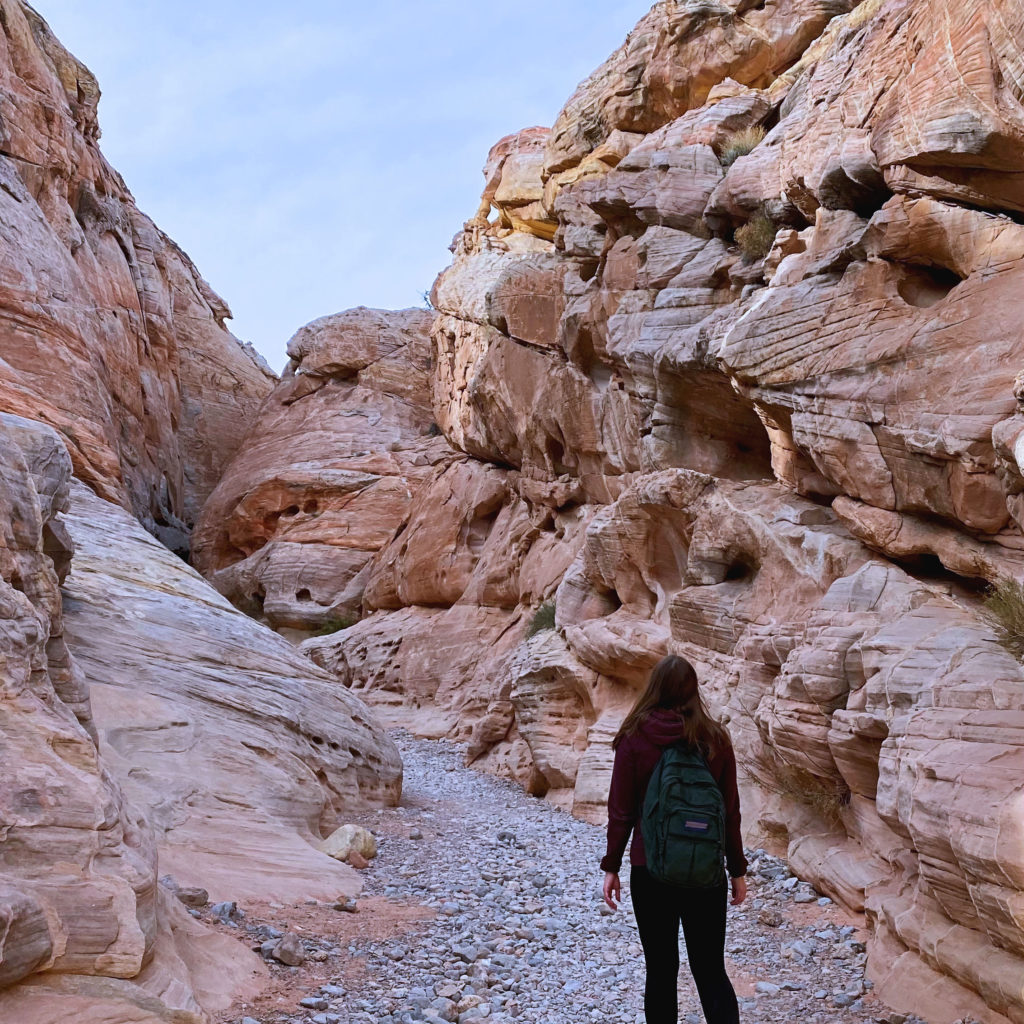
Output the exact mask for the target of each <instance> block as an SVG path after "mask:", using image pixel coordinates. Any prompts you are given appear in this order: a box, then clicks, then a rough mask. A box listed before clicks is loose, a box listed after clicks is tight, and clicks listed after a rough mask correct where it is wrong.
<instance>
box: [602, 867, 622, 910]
mask: <svg viewBox="0 0 1024 1024" xmlns="http://www.w3.org/2000/svg"><path fill="white" fill-rule="evenodd" d="M616 900H618V901H619V902H620V903H621V902H622V886H621V885H620V884H619V876H618V875H617V874H615V872H614V871H606V872H605V873H604V901H605V903H607V904H608V906H609V907H611V908H612V910H618V909H619V904H618V903H616V902H615V901H616Z"/></svg>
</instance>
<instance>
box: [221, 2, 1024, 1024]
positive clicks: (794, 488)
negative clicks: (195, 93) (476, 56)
mask: <svg viewBox="0 0 1024 1024" xmlns="http://www.w3.org/2000/svg"><path fill="white" fill-rule="evenodd" d="M1022 53H1024V17H1022V14H1021V10H1020V7H1019V5H1018V4H1016V3H1012V2H1010V0H992V2H990V3H985V4H981V5H978V4H958V3H954V2H952V0H924V2H910V0H863V2H861V3H856V2H853V0H850V2H831V3H820V2H807V0H794V2H792V3H778V4H771V5H768V6H765V5H756V4H749V3H746V2H742V0H726V2H722V3H715V4H703V5H699V9H698V8H697V7H694V6H693V5H681V4H674V3H659V4H656V5H655V6H654V8H653V9H652V11H651V13H650V14H649V15H648V16H647V17H645V18H644V19H643V20H642V21H641V23H640V25H638V26H637V28H636V30H634V32H633V33H632V34H631V35H630V37H629V39H628V40H627V42H626V43H625V44H624V46H623V48H622V49H620V50H619V51H618V52H617V53H616V54H614V55H613V56H612V57H611V58H610V59H609V61H608V62H606V64H605V65H603V66H602V67H601V68H600V69H598V71H596V72H595V73H594V74H593V75H592V76H591V77H590V78H588V79H587V80H586V81H585V82H584V83H583V84H582V85H581V86H580V87H579V89H578V90H577V92H576V93H575V94H574V96H573V97H572V99H571V100H570V101H569V103H568V104H567V106H566V107H565V109H564V110H563V111H562V113H561V114H560V115H559V117H558V119H557V120H556V122H555V126H554V128H553V129H552V130H551V131H550V132H549V133H548V132H545V131H544V130H543V129H539V128H530V129H527V130H524V131H523V132H520V133H517V134H516V135H512V136H509V137H508V138H507V139H504V140H502V141H501V142H500V143H499V144H498V145H497V146H496V147H495V148H494V149H493V150H492V152H491V154H490V156H489V158H488V161H487V167H486V171H485V177H486V185H485V191H484V195H483V202H482V205H481V208H480V210H478V212H477V214H476V215H475V216H474V217H473V218H472V219H471V220H470V221H469V222H467V224H466V226H465V230H464V231H463V232H462V233H461V235H460V236H459V237H458V238H457V240H456V243H455V245H454V247H453V251H454V260H453V262H452V265H451V266H450V267H449V268H448V269H447V270H446V271H445V272H444V273H443V274H442V275H441V276H440V277H439V279H438V281H437V283H436V285H435V287H434V291H433V304H434V306H435V307H436V310H437V318H436V321H435V323H434V326H433V333H432V338H433V341H432V344H433V360H432V363H433V365H432V369H431V373H430V381H431V388H432V403H433V417H434V421H435V422H436V423H437V425H438V426H439V427H440V429H441V431H443V434H444V437H445V439H446V441H447V443H448V444H450V445H451V446H452V448H453V449H455V453H456V454H454V455H453V454H451V453H448V452H446V454H445V455H444V457H441V458H438V459H437V461H436V462H435V463H433V464H432V465H430V466H429V467H425V468H424V472H423V474H422V476H421V477H420V478H419V479H418V480H417V482H416V484H417V486H416V488H415V489H412V488H410V498H409V501H408V505H407V507H406V509H405V511H404V512H403V513H402V521H401V523H400V525H399V526H398V527H397V529H396V530H395V531H394V534H393V536H392V537H391V538H390V539H389V540H387V541H386V542H385V543H383V544H381V545H379V546H378V548H377V550H376V553H375V554H373V556H372V557H371V558H369V559H368V560H367V562H366V563H365V564H364V565H363V567H362V569H361V570H360V571H361V572H363V573H365V575H364V576H363V578H362V579H361V581H360V588H357V590H356V591H353V592H352V597H353V599H355V597H356V596H357V595H361V596H359V608H358V614H360V615H361V616H362V617H361V619H360V621H358V622H356V623H354V624H352V625H351V626H349V627H348V628H346V629H343V630H341V631H338V632H336V633H334V634H332V635H328V636H322V637H316V638H313V639H310V640H308V641H307V642H306V644H305V646H304V649H305V650H306V652H307V653H308V654H309V655H310V656H311V657H312V658H313V659H314V660H315V661H316V662H318V663H319V664H320V665H322V666H325V667H327V668H329V669H331V670H332V671H333V672H334V673H335V674H336V675H337V677H338V678H339V679H340V680H341V681H342V682H343V683H344V684H345V685H346V686H349V687H351V688H352V689H353V690H355V691H357V692H359V693H360V694H362V695H364V696H365V697H366V699H367V700H368V701H369V702H371V703H372V704H374V705H375V706H376V707H377V708H379V709H381V711H382V713H384V714H385V715H387V716H388V717H389V718H390V719H392V720H396V721H401V722H404V723H405V724H408V725H411V726H412V727H413V728H417V729H418V730H419V731H421V732H423V733H427V734H435V735H437V734H447V735H453V736H458V737H461V738H464V739H466V740H468V741H469V743H470V755H471V757H473V758H475V759H478V760H479V761H480V762H481V763H483V764H485V765H487V766H489V767H492V768H493V769H495V770H498V771H503V772H507V773H509V774H511V775H513V776H514V777H516V778H518V779H520V781H521V782H522V783H523V784H524V785H525V786H527V787H528V788H529V789H530V791H531V792H534V793H536V794H538V795H545V796H546V797H547V798H548V799H552V800H555V801H556V802H558V803H560V804H563V805H565V806H569V807H572V808H573V809H574V811H575V812H576V813H578V814H581V815H584V816H586V817H588V818H591V819H593V820H598V819H599V818H600V816H601V814H602V804H603V801H604V797H605V793H606V789H607V781H608V776H609V771H610V764H611V750H610V741H611V738H612V736H613V735H614V732H615V729H616V727H617V725H618V723H619V721H620V720H621V718H622V715H623V713H624V712H625V710H626V709H627V708H628V707H629V705H630V703H631V701H632V700H633V698H634V697H635V694H636V692H637V689H638V687H639V686H640V685H641V684H642V682H643V680H644V677H645V674H646V672H647V671H648V670H649V668H650V666H651V665H652V664H653V663H654V662H655V661H656V660H657V658H658V657H660V656H661V655H662V654H664V653H665V652H666V651H677V652H680V653H683V654H685V655H686V656H687V657H689V658H691V659H692V660H693V661H694V663H695V664H696V665H697V666H698V669H699V672H700V675H701V678H702V680H703V681H704V686H705V687H706V690H707V692H708V694H709V696H710V697H711V699H712V701H713V703H714V705H715V706H716V708H717V709H718V711H719V713H720V714H721V715H722V716H723V717H724V718H725V719H727V720H728V721H729V725H730V729H731V731H732V734H733V737H734V740H735V742H736V745H737V748H738V751H739V753H740V761H741V774H742V783H743V787H744V791H745V802H746V808H747V812H746V817H747V822H748V827H749V829H750V834H751V837H752V838H753V837H755V836H756V837H757V838H758V839H759V841H765V842H775V843H777V844H780V845H782V846H784V847H785V848H786V849H787V852H788V856H789V858H790V861H791V862H792V864H793V865H794V866H795V868H796V869H797V870H798V871H799V872H800V873H801V874H802V875H803V876H804V877H806V878H809V879H810V880H812V881H813V882H814V883H815V885H816V886H818V888H819V889H821V890H822V891H823V892H826V893H828V894H830V895H832V896H834V897H835V898H836V899H838V900H840V901H842V902H843V903H845V904H846V905H847V906H850V907H853V908H856V909H863V910H865V911H866V912H867V915H868V919H869V921H870V924H871V931H872V938H871V943H870V948H869V954H870V956H869V971H870V973H871V975H872V977H873V978H874V980H875V982H876V987H877V991H878V992H879V993H880V994H881V996H882V997H883V999H885V1000H887V1001H888V1002H890V1003H891V1004H892V1005H894V1006H896V1007H897V1008H903V1009H906V1010H913V1011H914V1012H916V1013H919V1014H922V1015H924V1016H926V1017H927V1018H928V1019H929V1020H933V1021H936V1022H943V1024H949V1022H951V1021H953V1020H955V1019H958V1018H961V1017H964V1016H965V1015H966V1016H973V1017H974V1018H975V1019H978V1020H980V1021H984V1022H986V1024H1004V1022H1005V1021H1007V1020H1010V1021H1017V1022H1020V1021H1024V981H1022V979H1024V912H1022V907H1024V895H1022V894H1024V852H1022V851H1024V842H1022V840H1024V835H1022V827H1024V826H1022V824H1021V823H1022V821H1024V817H1022V814H1021V809H1022V804H1021V800H1022V792H1024V732H1022V730H1024V669H1022V667H1021V665H1020V664H1019V663H1018V662H1017V661H1016V660H1015V659H1014V658H1013V657H1012V656H1011V655H1010V653H1008V652H1007V651H1006V650H1004V649H1003V647H1001V646H1000V644H999V643H998V640H997V636H996V633H995V631H994V629H993V626H992V623H991V621H990V620H989V619H988V618H987V616H986V614H985V613H984V610H983V608H982V593H983V588H984V587H985V586H987V585H988V584H992V583H996V582H998V581H999V580H1001V579H1002V578H1004V577H1007V576H1009V577H1014V578H1020V575H1021V572H1022V571H1024V564H1022V558H1024V538H1022V535H1021V527H1022V524H1024V520H1022V518H1021V516H1022V505H1021V495H1022V493H1024V447H1022V445H1021V438H1022V437H1024V413H1022V412H1021V411H1020V409H1021V408H1024V406H1019V405H1018V401H1019V400H1020V399H1021V394H1022V391H1021V387H1020V383H1019V381H1017V382H1016V391H1015V378H1016V375H1017V373H1018V371H1019V370H1020V365H1021V355H1020V344H1019V338H1020V322H1021V319H1022V315H1024V299H1022V295H1024V291H1022V284H1024V228H1022V227H1021V225H1020V223H1019V220H1020V213H1021V209H1022V208H1021V198H1022V197H1021V194H1020V186H1021V181H1024V176H1022V174H1021V171H1022V168H1021V167H1020V162H1021V159H1022V157H1021V154H1022V153H1024V148H1022V147H1021V141H1022V137H1024V116H1022V114H1021V109H1022V108H1021V99H1022V96H1021V91H1020V82H1021V81H1022V80H1024V58H1022ZM350 315H352V314H350ZM386 330H390V328H386V329H385V333H386ZM260 444H261V445H262V446H265V447H267V448H269V447H270V446H272V444H273V439H272V438H270V437H269V436H268V435H267V434H265V433H264V434H261V435H260ZM292 444H293V443H292V442H290V441H287V439H286V438H285V437H282V438H281V441H280V448H281V451H280V452H278V453H277V454H275V456H274V457H273V459H272V460H270V459H269V458H268V459H267V461H273V462H274V463H275V464H276V465H281V466H286V465H287V464H288V463H289V461H292V462H294V463H297V464H303V465H304V464H305V461H306V456H305V455H303V456H302V457H301V458H298V457H293V456H292V455H290V454H289V448H290V446H291V445H292ZM438 444H439V445H440V444H443V442H441V441H440V440H439V441H438ZM378 447H379V446H378ZM294 450H295V451H298V450H299V449H298V448H295V449H294ZM458 453H463V454H458ZM241 458H242V459H244V458H246V456H245V455H244V454H243V455H242V456H241ZM314 461H315V460H314ZM317 465H320V464H319V463H317ZM315 470H316V467H315V466H314V467H308V466H306V467H305V469H304V472H308V471H315ZM277 472H282V473H283V472H285V470H284V469H281V470H278V471H277ZM233 474H234V470H229V473H228V477H229V478H230V477H231V476H232V475H233ZM240 476H241V477H242V478H243V479H244V473H242V474H240ZM234 492H235V493H234V496H233V497H232V501H235V502H237V501H238V500H239V496H240V495H241V493H242V488H241V487H239V486H237V485H236V486H235V487H234ZM296 493H297V497H296V498H295V500H294V502H293V504H296V505H297V506H298V507H300V508H301V500H299V498H300V497H301V493H302V491H301V487H298V488H297V491H296ZM278 504H280V502H278ZM225 508H226V507H225V506H216V507H215V509H214V511H213V512H211V513H209V515H210V518H211V519H212V520H220V519H221V518H222V517H223V516H224V514H225ZM206 518H207V517H206V516H204V522H205V521H206ZM251 519H252V516H251V515H250V513H249V511H248V508H247V507H245V506H244V500H243V502H242V505H240V506H239V511H238V512H237V513H231V514H229V517H228V521H227V523H226V524H224V525H222V526H221V533H222V535H224V536H227V535H229V534H230V533H231V531H232V530H234V529H236V528H237V529H241V530H245V529H248V526H247V524H248V523H249V522H250V520H251ZM343 521H344V516H342V519H340V520H333V521H332V522H331V524H330V529H329V531H325V533H324V542H329V541H328V540H327V538H328V537H330V536H332V535H336V534H337V532H338V531H339V529H344V527H343V526H341V523H342V522H343ZM359 521H361V516H356V515H353V516H352V519H351V527H350V528H352V529H356V528H357V523H358V522H359ZM297 525H298V526H299V528H300V529H301V530H302V531H303V536H304V537H305V538H308V539H310V540H315V539H316V532H317V531H316V527H315V524H309V523H302V524H297ZM289 529H290V527H289ZM279 535H280V528H279V527H276V528H275V532H273V537H274V538H276V537H278V536H279ZM268 539H269V538H268ZM275 542H276V541H274V540H271V543H275ZM244 555H245V559H246V560H249V561H251V560H252V559H253V558H254V557H258V551H257V552H256V555H254V554H253V553H252V552H250V551H245V552H244ZM269 557H270V556H267V558H268V560H269ZM228 560H229V561H230V562H232V563H233V564H237V565H241V564H243V563H242V559H241V557H240V554H231V555H229V559H228ZM215 568H216V569H217V570H218V577H217V578H220V577H221V576H222V575H223V574H224V573H226V572H227V573H231V572H232V568H231V567H230V566H227V565H225V564H218V565H216V566H215ZM235 572H236V573H241V572H242V570H241V569H238V570H235ZM293 594H294V591H293ZM331 599H332V600H334V597H332V598H331ZM552 605H553V608H552ZM352 607H353V611H354V612H355V611H356V609H355V607H354V605H352Z"/></svg>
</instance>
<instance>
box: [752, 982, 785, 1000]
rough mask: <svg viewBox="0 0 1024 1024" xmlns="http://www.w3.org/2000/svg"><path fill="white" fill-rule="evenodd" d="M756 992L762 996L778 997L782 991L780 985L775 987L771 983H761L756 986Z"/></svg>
mask: <svg viewBox="0 0 1024 1024" xmlns="http://www.w3.org/2000/svg"><path fill="white" fill-rule="evenodd" d="M754 991H755V992H757V993H758V994H759V995H762V996H774V995H777V994H778V993H779V992H780V991H781V989H780V987H779V986H778V985H773V984H772V983H771V982H770V981H759V982H758V983H757V984H756V985H755V986H754Z"/></svg>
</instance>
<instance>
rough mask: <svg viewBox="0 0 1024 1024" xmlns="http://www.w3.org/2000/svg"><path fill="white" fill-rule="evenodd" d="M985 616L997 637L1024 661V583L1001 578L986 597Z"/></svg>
mask: <svg viewBox="0 0 1024 1024" xmlns="http://www.w3.org/2000/svg"><path fill="white" fill-rule="evenodd" d="M985 616H986V617H987V618H988V620H989V622H990V623H991V625H992V629H993V630H994V631H995V634H996V639H997V640H998V641H999V642H1000V643H1001V644H1002V645H1003V646H1004V647H1005V648H1006V649H1007V650H1008V651H1009V652H1010V653H1011V654H1012V655H1013V656H1014V657H1015V658H1016V659H1017V660H1018V661H1024V583H1021V582H1019V581H1017V580H1014V579H1010V578H1009V577H1004V578H1003V579H1001V580H999V581H998V582H997V583H996V584H995V585H994V586H993V587H992V589H991V590H990V591H989V593H988V597H986V598H985Z"/></svg>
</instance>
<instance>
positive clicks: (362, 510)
mask: <svg viewBox="0 0 1024 1024" xmlns="http://www.w3.org/2000/svg"><path fill="white" fill-rule="evenodd" d="M432 322H433V316H432V314H430V313H429V312H428V311H426V310H419V309H409V310H403V311H401V312H383V311H380V310H370V309H357V310H350V311H348V312H346V313H340V314H338V315H336V316H330V317H323V318H321V319H320V320H316V321H314V322H313V323H311V324H309V325H307V326H306V327H304V328H302V330H300V331H299V332H298V333H297V334H296V335H295V337H294V338H293V339H292V340H291V342H290V343H289V346H288V354H289V356H290V362H289V364H288V367H287V368H286V370H285V373H284V377H283V379H282V380H281V382H280V383H279V384H278V386H277V387H276V388H275V389H274V391H273V392H272V393H271V395H270V396H269V397H268V398H267V400H266V401H265V402H264V404H263V406H262V408H261V409H260V412H259V416H258V418H257V422H256V424H255V425H254V427H253V429H252V430H251V432H250V433H249V435H248V437H247V439H246V442H245V444H244V446H243V450H242V451H241V452H240V454H239V456H238V458H237V459H235V461H234V462H233V463H232V464H231V467H230V469H229V470H228V472H227V473H226V474H225V475H224V477H223V479H222V480H221V481H220V483H219V484H218V486H217V488H216V490H215V491H214V493H213V495H212V496H211V497H210V500H209V501H208V502H207V504H206V507H205V509H204V510H203V515H202V517H201V520H200V522H199V524H198V527H197V529H196V532H195V534H194V536H193V544H192V547H193V560H194V561H195V564H196V565H197V566H198V567H199V568H200V569H201V570H202V571H203V572H205V573H206V574H207V575H208V576H209V577H210V579H211V580H212V581H213V583H214V585H215V586H216V587H217V589H218V590H220V591H221V593H223V594H225V595H226V596H227V597H229V598H230V599H231V600H232V601H233V602H234V603H235V604H236V605H238V606H239V607H241V608H243V609H245V610H247V611H249V612H250V613H252V614H256V615H259V616H261V617H263V618H264V619H265V620H266V621H267V622H269V623H270V624H271V625H273V626H276V627H288V628H293V629H300V630H301V629H305V630H315V629H317V628H318V627H323V626H324V625H325V624H330V623H335V624H337V623H339V622H343V621H351V620H353V619H355V618H358V616H359V614H360V609H361V605H362V596H363V589H364V588H365V586H366V580H367V575H368V572H369V567H370V562H371V561H372V559H373V556H374V553H375V552H376V551H378V550H379V549H380V548H382V547H384V546H385V545H386V544H387V543H388V542H389V541H390V540H391V538H392V536H393V535H394V533H395V531H396V530H397V529H398V527H399V526H400V525H401V524H402V522H403V521H404V520H405V518H406V516H407V515H408V512H409V508H410V503H411V501H412V498H413V495H414V494H415V492H416V491H417V489H418V488H419V487H420V485H421V483H422V482H423V481H424V480H425V479H426V478H427V477H428V476H429V475H430V473H431V467H432V466H433V465H435V464H438V463H439V462H448V461H451V460H452V459H453V458H454V457H455V453H454V452H453V451H452V449H451V448H450V446H449V445H448V443H447V442H446V441H445V440H444V439H443V438H442V437H440V436H438V435H439V431H438V430H437V428H436V425H435V426H433V427H432V422H433V415H432V413H431V410H430V378H429V362H430V347H429V346H430V342H429V331H430V325H431V324H432ZM335 628H337V625H335Z"/></svg>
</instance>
